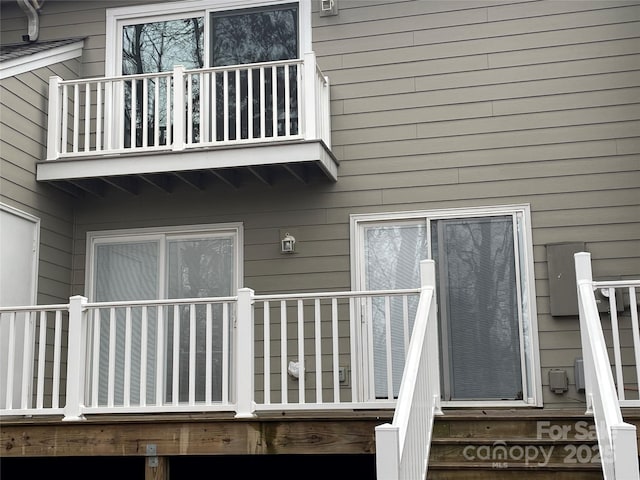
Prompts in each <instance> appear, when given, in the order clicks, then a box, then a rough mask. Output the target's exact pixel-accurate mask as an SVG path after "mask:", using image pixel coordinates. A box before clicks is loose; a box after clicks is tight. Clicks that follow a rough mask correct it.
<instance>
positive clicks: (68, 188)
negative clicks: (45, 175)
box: [49, 182, 84, 198]
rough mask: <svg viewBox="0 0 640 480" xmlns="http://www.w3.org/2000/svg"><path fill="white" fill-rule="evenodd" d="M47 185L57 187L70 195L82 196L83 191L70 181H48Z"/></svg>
mask: <svg viewBox="0 0 640 480" xmlns="http://www.w3.org/2000/svg"><path fill="white" fill-rule="evenodd" d="M49 185H51V186H52V187H54V188H57V189H58V190H60V191H62V192H64V193H67V194H69V195H71V196H72V197H75V198H82V197H83V196H84V191H83V190H80V189H79V188H78V187H76V186H75V185H73V184H72V183H68V182H50V183H49Z"/></svg>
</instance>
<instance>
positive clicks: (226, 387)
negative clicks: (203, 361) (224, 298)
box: [222, 302, 237, 404]
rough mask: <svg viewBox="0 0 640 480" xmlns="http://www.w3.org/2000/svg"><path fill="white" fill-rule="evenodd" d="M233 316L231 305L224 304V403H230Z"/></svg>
mask: <svg viewBox="0 0 640 480" xmlns="http://www.w3.org/2000/svg"><path fill="white" fill-rule="evenodd" d="M236 315H237V313H236ZM230 323H231V315H230V313H229V303H228V302H224V303H223V304H222V402H223V403H224V404H227V403H229V378H230V376H229V370H230V367H229V355H230V354H229V335H230V334H229V330H230V325H229V324H230Z"/></svg>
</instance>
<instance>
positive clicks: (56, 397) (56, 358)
mask: <svg viewBox="0 0 640 480" xmlns="http://www.w3.org/2000/svg"><path fill="white" fill-rule="evenodd" d="M61 355H62V312H61V311H60V310H57V311H56V317H55V327H54V335H53V385H52V392H51V408H59V407H60V363H61V361H60V358H61Z"/></svg>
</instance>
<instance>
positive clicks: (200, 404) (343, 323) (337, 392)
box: [0, 289, 433, 420]
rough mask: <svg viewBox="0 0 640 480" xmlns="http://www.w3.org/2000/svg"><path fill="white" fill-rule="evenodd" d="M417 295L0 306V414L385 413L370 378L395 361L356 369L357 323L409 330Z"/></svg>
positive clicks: (385, 344)
mask: <svg viewBox="0 0 640 480" xmlns="http://www.w3.org/2000/svg"><path fill="white" fill-rule="evenodd" d="M419 292H420V290H419V289H412V290H393V291H375V292H331V293H314V294H287V295H255V294H254V293H253V291H252V290H250V289H240V290H239V291H238V295H237V296H233V297H225V298H197V299H194V298H191V299H178V300H160V301H128V302H108V303H104V302H103V303H90V302H88V301H87V299H86V298H84V297H79V296H77V297H72V298H71V299H70V301H69V303H68V304H64V305H49V306H29V307H8V308H0V327H1V328H2V336H3V338H4V340H3V341H5V342H6V343H7V346H6V348H3V349H2V351H0V370H1V372H0V373H2V374H3V376H0V378H1V379H2V384H0V415H52V414H56V415H57V414H59V415H62V416H63V417H64V419H65V420H78V419H82V418H83V417H84V415H86V414H91V413H102V414H108V413H151V412H153V413H162V412H189V411H199V412H201V411H228V412H235V414H236V416H238V417H251V416H254V415H255V414H256V412H259V411H264V410H273V409H277V410H296V409H297V410H300V409H314V410H335V409H344V408H348V409H357V408H393V407H394V406H395V399H394V394H393V390H392V389H390V390H389V394H388V395H387V396H382V397H381V396H380V395H376V394H374V393H372V392H374V388H373V385H374V384H375V382H380V381H382V382H385V383H386V384H387V385H390V384H393V382H394V379H393V378H392V376H393V374H392V372H393V371H394V370H396V371H397V368H396V367H394V366H393V364H392V362H394V361H397V360H396V357H395V356H394V357H392V356H388V358H387V359H386V364H387V366H388V368H383V369H378V370H375V369H373V368H370V365H369V366H366V365H365V363H366V360H365V359H369V358H372V355H373V354H372V353H371V351H370V349H371V348H372V344H373V342H371V341H370V337H368V335H369V333H370V332H371V329H370V328H369V327H368V326H367V325H370V324H371V319H372V318H373V316H376V319H377V320H376V321H377V322H379V323H378V324H379V325H389V324H390V323H391V322H392V321H393V322H398V323H399V324H404V325H410V324H411V323H412V321H413V318H411V313H410V312H412V311H415V310H413V309H412V307H411V305H414V304H415V302H416V301H417V298H418V296H419ZM392 305H393V308H391V306H392ZM391 316H393V317H394V318H393V319H392V318H391ZM431 333H433V332H431ZM405 337H406V338H407V340H406V343H407V344H408V338H409V332H408V331H407V332H406V334H405ZM392 342H397V339H396V340H392V339H391V336H390V335H383V336H382V337H380V336H378V337H377V342H376V345H378V347H380V348H381V349H382V350H384V351H387V352H389V351H391V349H392V346H393V348H394V349H396V348H398V347H399V346H398V345H397V343H393V344H392ZM381 345H382V346H381ZM406 347H407V345H404V346H400V348H404V349H405V351H406ZM402 361H404V359H402ZM5 366H6V367H5ZM374 370H375V371H374ZM15 372H18V373H15Z"/></svg>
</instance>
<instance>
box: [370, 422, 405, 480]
mask: <svg viewBox="0 0 640 480" xmlns="http://www.w3.org/2000/svg"><path fill="white" fill-rule="evenodd" d="M399 430H400V429H399V428H398V427H396V426H393V425H390V424H388V423H385V424H384V425H378V426H377V427H376V430H375V431H376V478H377V479H378V480H399V478H400V432H399Z"/></svg>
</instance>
